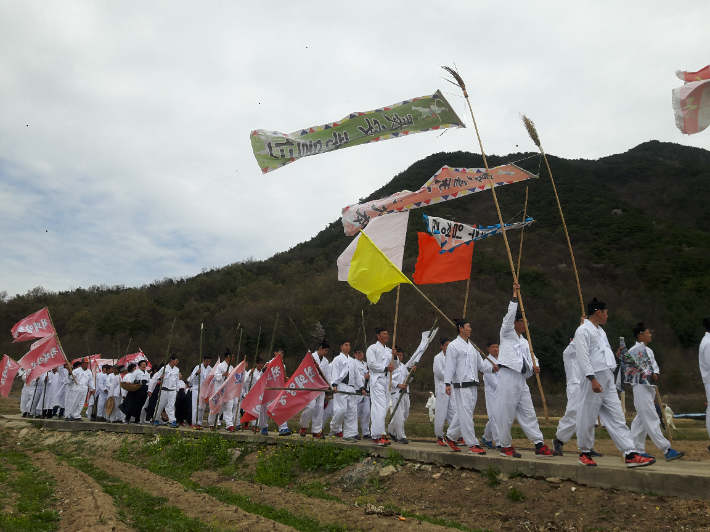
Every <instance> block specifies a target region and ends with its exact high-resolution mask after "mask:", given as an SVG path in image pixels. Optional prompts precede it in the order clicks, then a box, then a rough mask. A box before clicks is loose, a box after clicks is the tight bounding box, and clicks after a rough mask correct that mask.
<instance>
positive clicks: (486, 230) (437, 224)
mask: <svg viewBox="0 0 710 532" xmlns="http://www.w3.org/2000/svg"><path fill="white" fill-rule="evenodd" d="M533 222H534V220H533V219H532V218H526V219H525V220H524V221H522V222H516V223H512V224H505V230H506V231H511V230H513V229H522V228H523V227H525V226H528V225H530V224H532V223H533ZM424 223H426V225H427V230H428V231H429V232H430V233H431V234H432V236H433V237H434V239H435V240H436V241H437V242H438V243H439V248H440V250H439V251H440V253H445V252H447V251H453V250H454V249H455V248H457V247H459V246H461V245H462V244H468V243H469V242H475V241H476V240H482V239H484V238H488V237H491V236H495V235H500V234H502V233H503V231H501V228H500V224H496V225H491V226H488V227H476V226H471V225H466V224H461V223H458V222H454V221H452V220H447V219H445V218H437V217H436V216H427V215H426V214H425V215H424ZM418 284H421V283H418Z"/></svg>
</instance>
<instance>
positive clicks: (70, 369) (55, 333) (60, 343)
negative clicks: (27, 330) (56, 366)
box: [47, 309, 77, 384]
mask: <svg viewBox="0 0 710 532" xmlns="http://www.w3.org/2000/svg"><path fill="white" fill-rule="evenodd" d="M47 316H49V323H51V324H52V329H54V339H55V340H56V341H57V345H58V346H59V350H60V351H61V352H62V356H63V357H64V362H65V363H66V368H67V369H68V370H69V376H70V377H71V380H73V381H74V384H77V382H76V379H75V378H74V374H73V373H72V367H71V366H70V365H69V360H68V359H67V355H66V353H65V352H64V348H63V347H62V342H60V341H59V335H58V334H57V328H56V327H55V326H54V322H53V321H52V315H51V314H50V313H49V309H47Z"/></svg>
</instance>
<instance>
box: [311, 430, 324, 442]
mask: <svg viewBox="0 0 710 532" xmlns="http://www.w3.org/2000/svg"><path fill="white" fill-rule="evenodd" d="M313 437H314V438H318V439H319V440H322V439H323V432H322V431H321V432H319V433H318V434H314V435H313Z"/></svg>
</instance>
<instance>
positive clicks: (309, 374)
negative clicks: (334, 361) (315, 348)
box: [266, 351, 329, 425]
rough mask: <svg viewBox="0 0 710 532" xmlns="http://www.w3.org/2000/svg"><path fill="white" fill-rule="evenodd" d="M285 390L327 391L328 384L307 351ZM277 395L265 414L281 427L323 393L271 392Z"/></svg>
mask: <svg viewBox="0 0 710 532" xmlns="http://www.w3.org/2000/svg"><path fill="white" fill-rule="evenodd" d="M284 387H285V388H293V389H294V390H298V389H299V388H323V392H324V391H326V390H328V388H329V386H328V383H327V382H325V380H323V377H321V376H320V373H319V372H318V367H317V366H316V362H315V360H313V355H312V354H311V352H310V351H309V352H308V353H306V358H304V359H303V362H301V365H300V366H298V369H297V370H296V372H295V373H294V374H293V375H291V378H290V379H289V380H288V382H287V383H286V386H284ZM271 391H275V392H277V393H278V395H277V396H276V399H275V400H274V402H273V403H271V405H269V408H268V409H267V411H266V412H267V414H268V415H269V417H270V418H271V419H273V420H274V421H275V422H276V424H277V425H281V424H282V423H284V422H285V421H288V420H289V419H291V418H292V417H293V416H295V415H296V414H298V413H299V412H300V411H301V410H303V409H304V408H305V407H306V406H307V405H308V403H310V402H311V401H312V400H313V399H315V398H316V397H318V396H319V395H320V394H322V393H323V392H305V391H300V392H299V391H293V392H292V391H290V390H271Z"/></svg>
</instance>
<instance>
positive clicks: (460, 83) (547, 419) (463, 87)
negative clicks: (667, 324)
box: [442, 66, 550, 424]
mask: <svg viewBox="0 0 710 532" xmlns="http://www.w3.org/2000/svg"><path fill="white" fill-rule="evenodd" d="M442 68H443V69H444V70H446V71H447V72H448V73H449V74H451V76H453V78H454V79H455V80H456V83H454V82H453V81H451V83H452V84H454V85H457V86H458V87H459V88H460V89H461V90H462V91H463V95H464V98H466V103H467V104H468V110H469V111H470V113H471V119H472V120H473V127H474V128H475V130H476V136H477V137H478V145H479V147H480V148H481V155H482V156H483V164H484V166H485V167H486V174H487V175H488V181H489V183H490V187H491V193H492V195H493V201H494V203H495V205H496V211H497V212H498V221H499V222H500V227H501V231H502V233H503V241H504V242H505V249H506V251H507V253H508V261H509V262H510V271H511V273H512V274H513V279H515V280H516V281H517V276H516V273H515V264H513V255H512V254H511V253H510V244H509V243H508V235H507V234H506V230H505V223H504V222H503V215H502V214H501V212H500V205H499V204H498V197H497V196H496V189H495V183H494V181H493V176H492V175H491V172H490V169H489V168H488V160H487V159H486V153H485V152H484V151H483V142H482V141H481V134H480V133H479V131H478V125H477V124H476V117H475V116H474V115H473V107H471V101H470V100H469V99H468V92H467V91H466V85H465V83H464V81H463V78H461V76H460V75H459V73H458V72H456V71H455V70H454V69H452V68H450V67H446V66H445V67H442ZM517 294H518V303H519V304H520V312H521V314H522V315H523V322H524V323H525V334H526V336H527V340H528V345H529V346H530V355H531V358H532V363H533V367H534V368H537V362H536V359H535V354H534V351H533V345H532V338H531V337H530V330H529V329H528V320H527V318H526V317H525V306H524V305H523V297H522V294H521V293H520V290H518V291H517ZM535 377H536V379H537V387H538V389H539V390H540V397H541V398H542V406H543V409H544V410H545V423H547V424H549V423H550V417H549V415H548V413H547V401H545V394H544V392H543V391H542V383H541V382H540V375H539V374H538V373H535Z"/></svg>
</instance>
